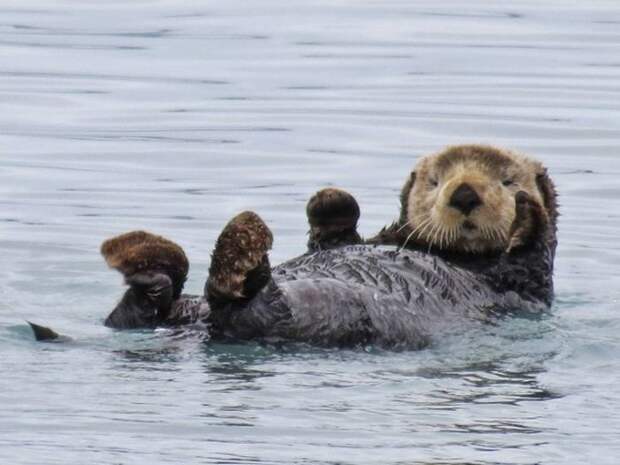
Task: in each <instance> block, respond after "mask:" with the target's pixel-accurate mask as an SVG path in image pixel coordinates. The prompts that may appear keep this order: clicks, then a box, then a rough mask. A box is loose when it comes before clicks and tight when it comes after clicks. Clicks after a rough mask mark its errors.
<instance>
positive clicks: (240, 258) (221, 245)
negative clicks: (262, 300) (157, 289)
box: [205, 211, 273, 306]
mask: <svg viewBox="0 0 620 465" xmlns="http://www.w3.org/2000/svg"><path fill="white" fill-rule="evenodd" d="M272 243H273V235H272V234H271V231H270V230H269V228H268V227H267V225H266V224H265V223H264V222H263V220H262V219H261V218H260V217H259V216H258V215H257V214H256V213H254V212H250V211H246V212H243V213H240V214H238V215H237V216H235V217H234V218H233V219H232V220H230V221H229V222H228V224H227V225H226V226H225V227H224V229H223V230H222V232H221V233H220V235H219V237H218V238H217V241H216V243H215V249H214V250H213V254H212V257H211V266H210V267H209V278H208V279H207V283H206V285H205V295H206V296H207V298H208V300H209V302H210V303H212V304H214V305H216V306H217V305H218V304H221V303H224V302H227V301H234V300H241V299H251V298H252V297H254V296H255V295H256V294H257V293H258V292H259V291H260V290H261V289H262V288H263V287H264V286H265V285H266V284H267V283H268V281H269V280H270V279H271V266H270V264H269V257H268V255H267V252H268V251H269V249H271V245H272Z"/></svg>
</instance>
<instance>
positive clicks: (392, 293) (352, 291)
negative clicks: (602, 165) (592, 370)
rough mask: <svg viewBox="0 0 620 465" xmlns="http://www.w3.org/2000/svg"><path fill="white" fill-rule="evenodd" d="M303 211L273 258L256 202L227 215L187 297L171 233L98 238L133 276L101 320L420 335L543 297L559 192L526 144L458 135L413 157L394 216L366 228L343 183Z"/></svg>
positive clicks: (341, 338) (243, 335)
mask: <svg viewBox="0 0 620 465" xmlns="http://www.w3.org/2000/svg"><path fill="white" fill-rule="evenodd" d="M307 214H308V221H309V224H310V239H309V242H308V252H307V253H306V254H304V255H302V256H300V257H297V258H294V259H292V260H289V261H287V262H285V263H282V264H280V265H278V266H276V267H274V268H271V266H270V263H269V258H268V251H269V249H270V248H271V245H272V242H273V236H272V233H271V231H270V230H269V228H268V227H267V226H266V225H265V223H264V222H263V221H262V220H261V218H260V217H259V216H258V215H256V214H255V213H253V212H243V213H241V214H239V215H237V216H236V217H234V218H233V219H232V220H231V221H230V222H229V223H228V224H227V225H226V226H225V227H224V229H223V231H222V233H221V234H220V236H219V238H218V239H217V242H216V245H215V249H214V251H213V255H212V260H211V265H210V268H209V275H208V279H207V283H206V285H205V292H204V295H203V296H198V297H195V296H184V295H181V290H182V287H183V282H184V280H185V275H186V273H187V259H186V258H185V255H184V254H183V251H182V250H181V249H180V247H178V246H177V245H176V244H174V243H172V242H170V241H168V240H166V239H163V238H161V237H158V236H153V235H149V234H148V233H144V232H133V233H128V234H126V235H122V236H119V237H117V238H113V239H111V240H109V241H106V242H105V243H104V244H103V246H102V253H103V255H104V257H105V258H106V261H107V262H108V264H110V266H112V267H114V268H117V269H118V270H120V271H121V272H122V273H123V274H124V275H125V276H126V281H127V283H128V284H129V285H130V288H129V289H128V290H127V292H126V294H125V296H124V297H123V299H122V300H121V302H120V303H119V305H118V306H117V308H116V309H115V310H114V311H113V312H112V314H111V315H110V316H109V317H108V318H107V319H106V325H108V326H111V327H115V328H135V327H154V326H160V325H163V326H166V325H168V326H177V325H179V324H185V323H197V322H200V323H202V324H204V325H205V326H206V327H208V330H209V333H210V337H211V338H213V339H216V340H261V341H299V342H306V343H310V344H314V345H320V346H337V347H349V346H357V345H367V344H373V345H378V346H381V347H388V348H420V347H423V346H425V345H427V344H428V343H429V342H430V341H432V339H433V338H434V337H436V336H438V335H440V334H442V333H443V332H445V331H448V330H450V329H454V328H458V327H459V325H462V324H464V323H466V322H467V321H474V320H482V321H486V320H489V319H492V318H494V317H495V316H496V315H501V314H504V313H506V312H509V311H530V312H540V311H543V310H545V309H547V308H549V306H550V304H551V301H552V298H553V280H552V275H553V259H554V254H555V248H556V220H557V203H556V194H555V189H554V186H553V183H552V181H551V180H550V178H549V176H548V175H547V172H546V170H545V168H544V167H543V166H542V164H540V163H539V162H537V161H534V160H532V159H530V158H527V157H525V156H522V155H519V154H516V153H514V152H511V151H508V150H503V149H498V148H495V147H490V146H480V145H463V146H456V147H449V148H447V149H445V150H443V151H441V152H439V153H436V154H433V155H429V156H426V157H424V158H422V159H421V160H420V161H419V163H418V164H417V166H416V168H415V170H414V171H413V172H412V173H411V174H410V175H409V176H408V178H407V180H406V182H405V185H404V187H403V189H402V192H401V212H400V215H399V218H398V219H397V220H396V221H395V222H394V223H392V224H391V225H390V226H388V227H386V228H384V229H383V230H381V231H380V232H379V233H378V234H376V235H375V236H374V237H372V238H370V239H368V240H363V239H362V238H361V236H360V235H359V234H358V233H357V221H358V219H359V207H358V204H357V202H356V201H355V199H354V198H353V197H352V196H351V195H350V194H348V193H346V192H344V191H341V190H337V189H331V188H330V189H324V190H322V191H319V192H318V193H317V194H315V195H314V196H313V197H312V198H311V199H310V201H309V202H308V206H307Z"/></svg>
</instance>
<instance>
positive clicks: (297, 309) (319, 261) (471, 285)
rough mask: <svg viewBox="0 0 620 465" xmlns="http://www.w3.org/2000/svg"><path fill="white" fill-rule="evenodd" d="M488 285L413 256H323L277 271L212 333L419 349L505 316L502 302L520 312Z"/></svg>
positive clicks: (357, 249) (373, 251)
mask: <svg viewBox="0 0 620 465" xmlns="http://www.w3.org/2000/svg"><path fill="white" fill-rule="evenodd" d="M487 281H488V279H487V278H486V276H485V275H484V274H482V273H480V272H476V271H472V270H469V269H466V268H464V267H461V266H456V265H454V264H452V263H450V262H447V261H445V260H443V259H441V258H439V257H436V256H433V255H430V254H424V253H421V252H417V251H411V250H402V251H397V250H394V249H387V248H380V247H372V246H348V247H342V248H338V249H332V250H326V251H321V252H316V253H312V254H307V255H303V256H301V257H298V258H296V259H292V260H290V261H287V262H285V263H283V264H281V265H279V266H277V267H275V268H274V269H273V273H272V281H271V282H270V283H269V284H268V285H267V286H266V287H265V288H264V289H262V290H261V291H260V292H259V293H258V294H257V295H256V296H255V297H254V298H253V299H252V300H251V301H249V302H247V303H246V304H244V305H242V306H235V307H231V308H229V309H228V314H229V318H226V320H224V321H222V325H219V324H218V325H217V326H219V328H218V333H220V334H225V335H226V336H227V337H233V338H239V339H265V340H290V341H301V342H308V343H311V344H314V345H324V346H341V347H342V346H354V345H360V344H376V345H380V346H383V347H406V348H419V347H422V346H425V345H427V344H428V342H429V341H430V340H431V339H432V338H433V337H434V336H435V335H437V334H439V333H442V332H445V331H449V330H450V329H457V328H459V327H461V326H462V325H463V324H464V323H466V322H467V321H474V320H486V319H488V318H490V317H492V316H493V315H494V314H495V313H494V312H495V311H496V310H500V311H501V310H506V305H507V303H510V304H511V305H519V302H518V299H517V301H514V296H510V295H505V294H504V293H499V292H496V291H494V290H493V289H492V287H491V286H490V285H489V284H488V282H487ZM220 329H222V330H223V331H222V332H220V331H219V330H220Z"/></svg>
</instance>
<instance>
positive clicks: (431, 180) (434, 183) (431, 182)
mask: <svg viewBox="0 0 620 465" xmlns="http://www.w3.org/2000/svg"><path fill="white" fill-rule="evenodd" d="M428 183H429V184H430V186H431V187H437V186H438V185H439V183H438V182H437V179H435V178H430V179H429V180H428Z"/></svg>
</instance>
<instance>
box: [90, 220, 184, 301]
mask: <svg viewBox="0 0 620 465" xmlns="http://www.w3.org/2000/svg"><path fill="white" fill-rule="evenodd" d="M101 255H103V258H104V259H105V261H106V263H107V264H108V266H109V267H110V268H114V269H115V270H118V271H120V272H121V273H122V274H123V275H124V276H125V277H127V276H131V275H133V274H135V273H138V272H141V271H162V272H165V273H167V274H168V275H169V276H170V278H171V279H172V281H173V285H174V287H175V295H179V294H180V293H181V290H182V289H183V284H184V283H185V278H186V277H187V272H188V270H189V262H188V260H187V257H186V256H185V252H183V249H182V248H181V247H180V246H179V245H177V244H175V243H174V242H172V241H170V240H168V239H166V238H165V237H162V236H157V235H155V234H151V233H149V232H146V231H131V232H128V233H125V234H121V235H119V236H116V237H113V238H111V239H108V240H106V241H104V242H103V244H101Z"/></svg>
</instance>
